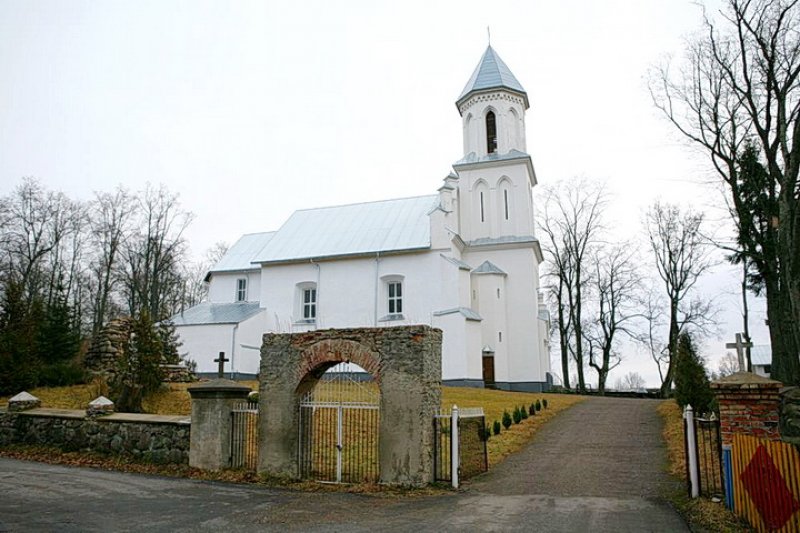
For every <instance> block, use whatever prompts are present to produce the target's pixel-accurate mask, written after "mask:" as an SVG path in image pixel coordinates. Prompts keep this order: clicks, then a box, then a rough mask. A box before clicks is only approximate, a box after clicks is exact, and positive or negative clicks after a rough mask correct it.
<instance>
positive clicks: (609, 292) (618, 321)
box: [586, 243, 641, 394]
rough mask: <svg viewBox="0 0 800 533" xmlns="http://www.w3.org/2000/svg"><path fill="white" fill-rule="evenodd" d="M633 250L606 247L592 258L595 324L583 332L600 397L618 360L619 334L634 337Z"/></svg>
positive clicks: (636, 279) (636, 280)
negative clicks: (595, 309) (595, 298)
mask: <svg viewBox="0 0 800 533" xmlns="http://www.w3.org/2000/svg"><path fill="white" fill-rule="evenodd" d="M634 254H635V250H634V249H633V248H632V247H631V245H630V244H628V243H623V244H619V245H615V246H610V247H606V248H604V249H602V250H601V251H599V252H598V253H597V254H596V255H595V259H594V262H595V276H594V279H593V280H592V281H593V284H594V292H595V294H596V296H597V302H596V303H597V320H596V321H595V322H594V323H593V324H592V326H591V327H589V328H587V334H586V337H587V341H588V345H589V366H591V367H592V368H593V369H595V371H597V390H598V392H599V393H600V394H603V393H604V392H605V390H606V380H607V378H608V374H609V372H610V371H611V370H613V369H614V368H616V367H617V366H618V365H619V364H620V363H621V362H622V358H621V356H620V352H619V350H618V346H617V345H618V344H619V334H624V335H626V336H629V337H634V336H635V332H634V330H633V329H631V326H632V323H633V321H634V319H636V318H637V317H638V316H639V313H638V310H637V303H638V301H637V300H638V295H639V292H640V286H641V278H640V275H639V272H638V269H637V268H636V264H635V261H634Z"/></svg>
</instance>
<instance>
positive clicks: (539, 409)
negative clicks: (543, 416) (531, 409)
mask: <svg viewBox="0 0 800 533" xmlns="http://www.w3.org/2000/svg"><path fill="white" fill-rule="evenodd" d="M536 410H537V411H541V410H542V402H540V401H539V400H536Z"/></svg>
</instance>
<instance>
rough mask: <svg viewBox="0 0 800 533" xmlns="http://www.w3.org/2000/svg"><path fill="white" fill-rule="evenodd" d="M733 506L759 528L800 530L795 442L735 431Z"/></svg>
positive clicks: (788, 532)
mask: <svg viewBox="0 0 800 533" xmlns="http://www.w3.org/2000/svg"><path fill="white" fill-rule="evenodd" d="M731 462H732V463H733V464H732V467H733V495H734V502H733V506H734V509H735V510H736V513H737V514H738V515H739V516H741V517H742V518H744V519H746V520H747V521H748V522H750V524H751V525H752V526H753V527H754V528H755V529H756V530H758V531H763V532H767V531H777V532H781V533H784V532H785V533H800V453H798V451H797V449H796V448H795V447H794V446H792V445H791V444H787V443H785V442H775V441H768V440H764V439H758V438H756V437H751V436H748V435H734V437H733V446H732V447H731Z"/></svg>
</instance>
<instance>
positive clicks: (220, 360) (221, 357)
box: [214, 352, 230, 379]
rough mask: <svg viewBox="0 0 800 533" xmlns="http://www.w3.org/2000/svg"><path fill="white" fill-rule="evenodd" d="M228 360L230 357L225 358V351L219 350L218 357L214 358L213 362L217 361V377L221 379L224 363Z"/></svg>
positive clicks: (223, 374) (223, 373)
mask: <svg viewBox="0 0 800 533" xmlns="http://www.w3.org/2000/svg"><path fill="white" fill-rule="evenodd" d="M228 361H230V359H226V358H225V352H219V357H217V358H216V359H214V362H215V363H219V369H218V370H217V377H218V378H220V379H222V378H224V377H225V363H227V362H228Z"/></svg>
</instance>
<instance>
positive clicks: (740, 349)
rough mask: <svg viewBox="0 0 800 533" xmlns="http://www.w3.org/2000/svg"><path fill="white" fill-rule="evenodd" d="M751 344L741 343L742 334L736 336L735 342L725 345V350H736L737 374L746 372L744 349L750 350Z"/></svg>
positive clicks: (748, 342)
mask: <svg viewBox="0 0 800 533" xmlns="http://www.w3.org/2000/svg"><path fill="white" fill-rule="evenodd" d="M752 347H753V343H752V342H750V341H747V342H742V334H741V333H737V334H736V342H729V343H727V344H726V345H725V348H728V349H731V350H736V356H737V357H738V359H739V372H744V371H746V370H747V367H746V366H745V364H744V349H745V348H752Z"/></svg>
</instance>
